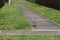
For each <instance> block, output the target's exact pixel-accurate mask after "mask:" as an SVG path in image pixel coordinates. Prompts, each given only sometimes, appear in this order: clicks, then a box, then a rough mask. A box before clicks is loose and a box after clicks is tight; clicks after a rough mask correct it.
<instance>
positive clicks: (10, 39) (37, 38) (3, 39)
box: [0, 35, 60, 40]
mask: <svg viewBox="0 0 60 40" xmlns="http://www.w3.org/2000/svg"><path fill="white" fill-rule="evenodd" d="M0 40H60V36H59V35H13V36H12V35H11V36H10V35H4V36H3V35H0Z"/></svg>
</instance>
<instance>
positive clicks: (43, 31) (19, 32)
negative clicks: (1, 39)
mask: <svg viewBox="0 0 60 40" xmlns="http://www.w3.org/2000/svg"><path fill="white" fill-rule="evenodd" d="M0 34H1V35H40V34H42V35H43V34H44V35H48V34H49V35H50V34H51V35H60V30H50V29H40V30H39V31H38V30H10V31H9V30H2V31H0Z"/></svg>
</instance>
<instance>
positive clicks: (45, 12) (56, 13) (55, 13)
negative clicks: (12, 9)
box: [15, 1, 60, 25]
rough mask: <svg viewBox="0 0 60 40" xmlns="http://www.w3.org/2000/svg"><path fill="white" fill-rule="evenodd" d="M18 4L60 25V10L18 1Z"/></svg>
mask: <svg viewBox="0 0 60 40" xmlns="http://www.w3.org/2000/svg"><path fill="white" fill-rule="evenodd" d="M15 3H16V4H23V5H25V6H26V7H28V8H30V9H31V10H33V11H35V12H37V13H38V14H39V15H42V16H43V17H46V18H48V19H50V20H53V21H55V22H56V23H57V24H58V25H60V10H56V9H52V8H48V7H45V6H42V5H38V4H35V3H30V2H27V1H25V2H24V1H17V2H15Z"/></svg>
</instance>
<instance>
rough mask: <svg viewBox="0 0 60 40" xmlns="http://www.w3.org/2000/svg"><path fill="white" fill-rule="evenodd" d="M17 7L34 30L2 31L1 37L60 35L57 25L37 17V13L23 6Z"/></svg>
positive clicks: (59, 28)
mask: <svg viewBox="0 0 60 40" xmlns="http://www.w3.org/2000/svg"><path fill="white" fill-rule="evenodd" d="M17 6H18V7H19V8H20V10H21V11H22V12H23V14H24V15H25V16H26V18H27V19H28V20H29V21H30V22H31V24H32V30H0V34H1V35H40V34H45V35H47V34H54V35H55V34H56V35H60V27H59V26H58V25H57V24H56V23H54V22H52V21H50V20H48V19H46V18H43V17H42V16H39V15H37V14H36V13H35V12H33V11H31V10H29V9H28V8H26V7H24V6H23V5H17Z"/></svg>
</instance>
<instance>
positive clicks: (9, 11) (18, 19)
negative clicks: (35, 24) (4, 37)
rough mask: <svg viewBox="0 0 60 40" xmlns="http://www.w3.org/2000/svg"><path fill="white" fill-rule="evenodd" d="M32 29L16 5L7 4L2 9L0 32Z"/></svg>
mask: <svg viewBox="0 0 60 40" xmlns="http://www.w3.org/2000/svg"><path fill="white" fill-rule="evenodd" d="M2 29H3V30H7V29H8V30H14V29H31V24H30V23H29V22H28V20H27V19H26V18H25V17H24V15H23V13H22V12H21V11H20V10H19V9H18V8H17V7H16V5H14V4H11V5H8V4H5V6H4V7H3V8H2V9H0V30H2Z"/></svg>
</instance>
